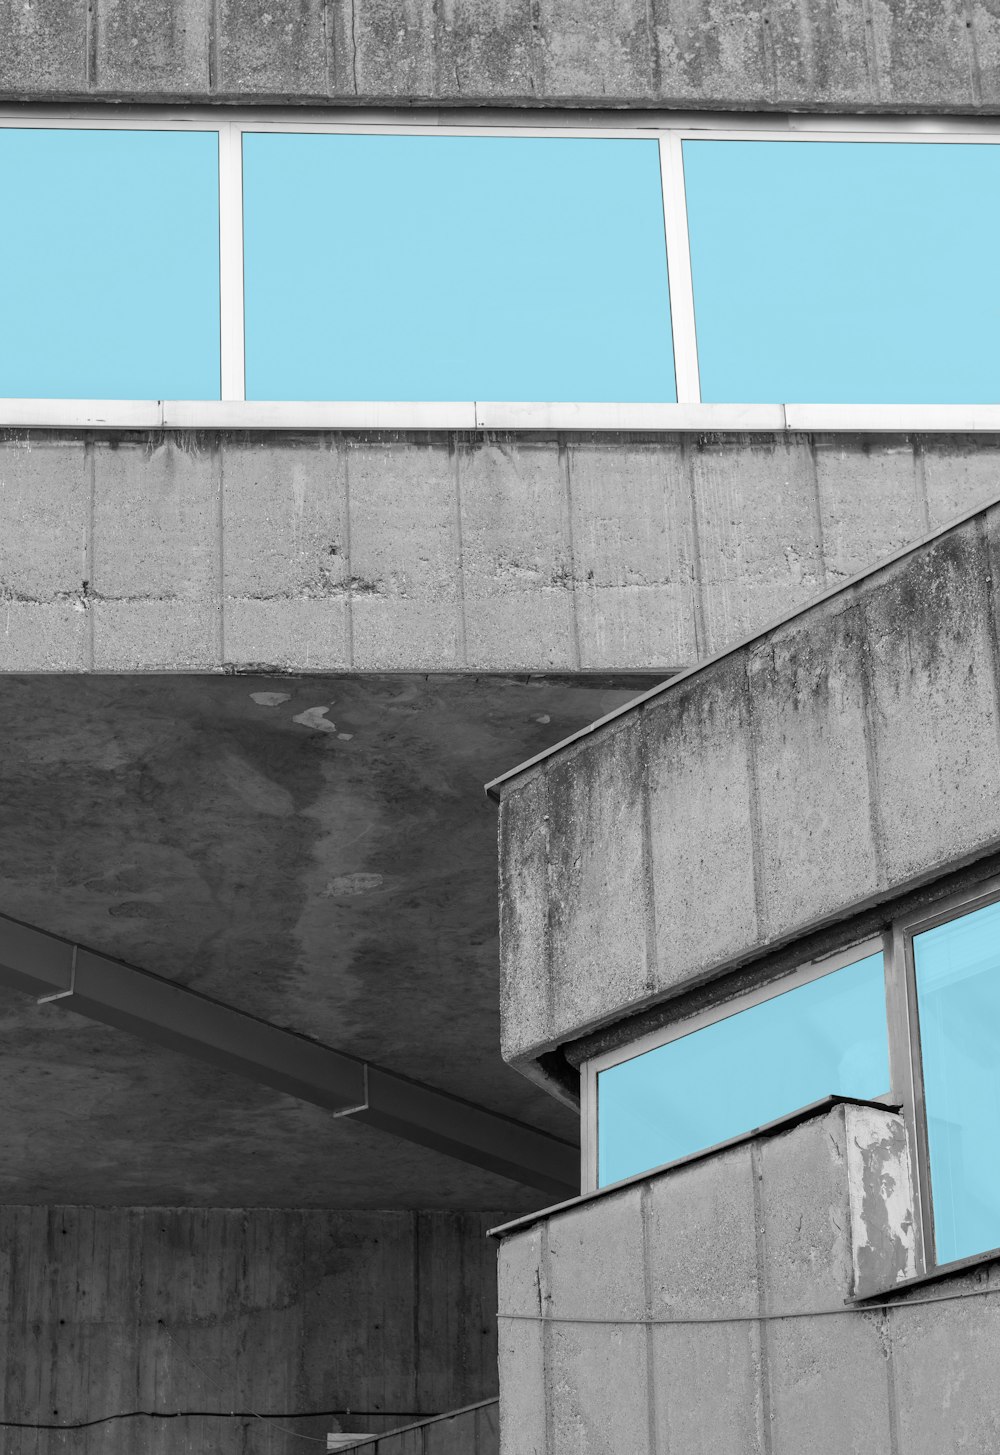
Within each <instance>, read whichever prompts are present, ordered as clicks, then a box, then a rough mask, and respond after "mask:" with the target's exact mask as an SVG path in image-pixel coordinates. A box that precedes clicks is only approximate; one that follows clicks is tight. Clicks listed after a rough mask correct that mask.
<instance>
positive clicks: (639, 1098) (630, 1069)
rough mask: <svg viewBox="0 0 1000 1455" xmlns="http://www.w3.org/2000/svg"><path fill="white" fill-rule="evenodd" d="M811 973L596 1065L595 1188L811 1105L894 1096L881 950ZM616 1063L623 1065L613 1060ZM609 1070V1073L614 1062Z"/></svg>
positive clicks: (594, 1069) (840, 961)
mask: <svg viewBox="0 0 1000 1455" xmlns="http://www.w3.org/2000/svg"><path fill="white" fill-rule="evenodd" d="M857 956H858V952H857V951H855V952H854V953H853V955H852V956H851V959H850V962H849V963H847V964H845V963H844V957H843V956H841V957H838V960H837V961H834V962H832V963H831V962H828V963H827V965H826V967H825V969H824V967H817V966H815V965H814V966H810V967H809V968H808V969H807V970H805V971H803V972H802V973H801V974H800V975H799V976H798V977H795V980H797V982H798V983H793V984H792V985H791V986H789V983H788V982H787V981H786V982H784V983H779V984H777V985H775V986H771V987H768V988H767V990H766V991H765V992H764V993H765V994H766V996H767V998H766V999H765V998H761V996H759V995H758V997H757V1003H755V1004H748V1003H747V998H746V997H744V998H743V1000H742V1001H738V1002H735V1003H733V1004H731V1005H728V1006H725V1007H723V1008H721V1009H720V1010H718V1011H716V1012H714V1019H712V1020H710V1021H709V1022H708V1023H707V1024H705V1023H703V1024H701V1026H700V1027H699V1028H697V1029H692V1028H690V1026H689V1027H685V1026H684V1025H683V1024H682V1025H681V1026H680V1027H678V1028H676V1029H675V1030H674V1031H673V1034H672V1036H671V1035H670V1033H664V1035H662V1036H661V1038H660V1044H656V1045H652V1046H650V1047H649V1048H648V1049H643V1050H641V1051H639V1052H638V1054H636V1053H635V1048H632V1051H631V1053H630V1052H624V1053H622V1052H618V1053H612V1054H611V1055H609V1056H605V1057H601V1058H600V1059H599V1060H598V1061H596V1062H594V1063H591V1068H592V1074H593V1076H594V1077H595V1080H596V1086H595V1093H596V1095H595V1098H594V1099H595V1102H596V1118H597V1169H596V1171H597V1179H596V1181H597V1186H598V1187H604V1186H606V1185H607V1184H608V1183H611V1182H617V1181H618V1180H619V1179H621V1178H624V1177H630V1176H633V1175H634V1174H636V1173H639V1172H644V1171H647V1170H648V1169H650V1168H653V1167H656V1166H659V1165H662V1164H663V1163H667V1162H671V1161H674V1160H676V1159H677V1158H681V1157H686V1156H688V1155H690V1154H691V1153H693V1152H698V1151H701V1150H703V1149H705V1148H707V1147H711V1146H713V1145H715V1144H717V1143H719V1142H725V1141H727V1140H729V1138H731V1137H737V1136H740V1135H742V1134H743V1133H745V1132H749V1131H752V1130H753V1129H754V1128H755V1127H758V1126H763V1125H764V1124H765V1123H767V1122H770V1121H775V1120H776V1119H777V1118H779V1117H782V1116H786V1115H788V1114H789V1113H791V1112H794V1111H796V1110H798V1109H799V1108H801V1107H804V1106H808V1105H809V1104H810V1103H811V1102H814V1101H820V1100H822V1098H824V1097H826V1096H830V1095H833V1094H841V1095H845V1096H857V1097H864V1098H867V1099H874V1098H876V1097H880V1096H886V1095H887V1094H888V1092H889V1043H888V1033H887V1029H886V1003H885V976H884V971H883V962H882V951H881V948H879V949H877V950H875V951H873V952H872V953H869V954H862V955H861V957H860V958H857ZM615 1057H617V1059H615ZM608 1063H610V1064H608Z"/></svg>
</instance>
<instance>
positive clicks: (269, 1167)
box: [0, 608, 634, 1210]
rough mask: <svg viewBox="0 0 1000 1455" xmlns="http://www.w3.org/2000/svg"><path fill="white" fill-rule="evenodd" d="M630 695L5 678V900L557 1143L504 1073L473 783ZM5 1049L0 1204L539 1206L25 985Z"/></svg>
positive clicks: (10, 1000) (1, 791)
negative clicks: (530, 1126) (96, 1021)
mask: <svg viewBox="0 0 1000 1455" xmlns="http://www.w3.org/2000/svg"><path fill="white" fill-rule="evenodd" d="M68 609H69V608H67V610H68ZM15 614H16V613H15ZM74 616H76V617H77V619H79V620H81V621H83V622H86V621H87V620H88V616H87V613H82V612H81V613H74ZM36 619H37V618H36ZM2 620H3V616H2V615H0V622H2ZM0 640H3V638H2V636H0ZM63 640H65V637H64V638H63ZM632 690H634V688H631V687H628V686H626V687H624V688H621V689H618V690H613V689H609V688H608V687H607V686H606V685H604V684H601V683H594V684H590V685H588V684H587V683H586V682H584V681H581V680H577V681H575V682H572V683H559V682H537V681H536V682H532V683H526V682H523V681H522V682H518V681H515V680H511V679H503V678H501V679H497V680H494V681H492V682H488V681H484V680H483V679H479V680H476V679H471V678H457V679H451V680H450V681H449V680H445V681H440V680H434V679H431V680H427V679H423V678H418V677H413V676H411V677H407V678H402V679H400V678H390V679H384V678H383V679H379V678H368V679H361V678H357V677H353V678H352V677H347V676H344V677H340V678H330V677H326V678H323V677H316V676H306V677H288V676H268V677H253V676H229V677H220V676H210V677H199V676H171V675H148V676H139V677H127V676H114V677H110V676H102V675H93V676H88V677H77V676H74V677H66V678H61V677H59V676H58V675H55V676H48V677H18V676H11V675H8V676H7V677H6V678H5V681H4V690H3V694H2V697H0V727H2V735H3V740H4V754H3V761H2V765H0V795H2V798H3V802H4V806H5V807H4V814H3V817H2V822H0V912H4V913H7V914H13V915H15V916H16V917H18V918H21V919H23V920H26V921H28V922H29V923H36V924H39V925H41V926H42V927H45V928H48V929H50V930H52V931H54V932H55V933H58V934H62V935H65V936H67V937H69V938H73V939H77V940H79V941H81V942H83V943H84V944H89V945H92V946H94V948H96V949H99V950H101V951H103V952H104V953H107V954H110V955H113V956H117V957H119V958H121V959H124V960H126V961H129V962H130V963H133V964H138V965H140V966H143V967H144V968H146V969H149V970H152V971H154V972H155V973H157V974H161V975H166V976H167V977H169V978H175V979H177V980H178V981H180V982H182V983H184V984H188V985H191V986H192V987H194V988H196V989H200V990H202V991H204V992H205V993H207V994H210V995H215V996H217V997H218V998H220V999H222V1000H226V1001H229V1002H230V1003H235V1004H238V1005H240V1006H242V1007H243V1008H245V1009H247V1010H249V1011H250V1012H251V1013H252V1014H256V1015H260V1016H262V1017H264V1018H265V1019H268V1020H272V1021H275V1022H277V1023H278V1024H280V1025H284V1026H288V1027H290V1028H292V1029H297V1030H299V1031H301V1032H303V1033H305V1034H309V1035H313V1036H316V1037H318V1038H319V1039H320V1040H323V1041H326V1042H327V1043H329V1044H331V1045H334V1046H337V1047H338V1048H341V1049H344V1050H347V1051H350V1052H353V1053H354V1054H356V1055H359V1056H363V1057H367V1058H369V1059H371V1060H373V1061H376V1062H381V1063H383V1064H385V1065H386V1066H388V1067H390V1068H391V1069H394V1070H398V1071H401V1072H403V1074H406V1075H412V1076H414V1077H416V1078H417V1079H421V1080H424V1081H428V1082H430V1084H432V1085H440V1086H442V1087H443V1088H444V1089H446V1090H452V1091H454V1092H456V1093H457V1094H459V1095H461V1096H464V1097H466V1098H467V1099H470V1100H472V1101H479V1102H481V1103H482V1104H484V1105H491V1106H494V1107H495V1108H496V1109H497V1110H501V1111H503V1112H505V1113H506V1114H507V1115H511V1116H515V1117H517V1118H519V1119H521V1120H524V1121H530V1122H535V1123H536V1124H538V1125H540V1126H543V1127H544V1128H546V1129H547V1130H550V1131H553V1132H555V1133H556V1134H558V1135H561V1136H563V1137H568V1138H572V1137H573V1136H574V1134H575V1132H576V1129H577V1119H576V1118H575V1117H574V1116H573V1114H572V1113H571V1112H570V1111H569V1110H567V1109H566V1108H564V1107H562V1106H560V1105H558V1104H556V1103H554V1102H553V1101H552V1099H551V1098H550V1097H548V1096H546V1095H545V1094H544V1093H543V1092H542V1091H540V1090H538V1089H537V1088H534V1087H532V1086H531V1085H530V1084H529V1083H528V1082H527V1081H525V1080H524V1078H523V1077H521V1076H519V1075H517V1074H516V1073H515V1072H513V1071H511V1070H509V1068H507V1067H505V1066H504V1064H503V1062H502V1060H501V1058H500V1053H499V1024H498V1012H497V1000H498V988H497V938H496V916H497V911H496V819H495V811H494V809H493V807H492V805H491V804H489V803H488V802H487V800H486V799H485V798H484V796H483V793H482V782H483V780H484V779H485V778H486V777H488V776H490V774H491V772H494V771H495V770H496V768H497V767H499V766H500V765H501V764H502V763H503V762H505V761H507V759H508V757H509V755H510V754H511V753H513V752H516V753H518V754H520V753H524V752H534V751H537V750H538V749H539V748H541V747H543V746H544V745H545V744H547V743H549V742H551V741H552V740H553V739H554V738H557V737H559V736H560V735H561V734H563V733H565V732H566V731H567V730H572V728H575V727H577V726H580V725H582V724H583V723H584V722H586V721H588V720H589V719H590V718H592V717H593V716H594V715H595V714H599V713H600V712H602V711H604V710H606V708H607V707H608V706H610V705H613V704H615V703H619V702H621V701H623V700H624V699H625V698H626V697H627V696H628V695H629V693H630V691H632ZM540 719H546V721H544V722H543V721H540ZM0 1046H2V1051H3V1054H2V1056H0V1098H2V1100H3V1104H4V1108H5V1114H4V1117H3V1118H2V1120H0V1201H8V1202H9V1201H15V1202H16V1201H23V1202H35V1201H37V1202H60V1201H63V1202H66V1201H72V1202H79V1203H85V1202H92V1203H98V1204H114V1203H125V1204H126V1205H127V1204H134V1203H143V1202H145V1203H154V1204H155V1203H159V1204H185V1203H192V1204H200V1203H209V1204H213V1203H214V1204H216V1205H218V1204H224V1205H230V1206H236V1207H239V1206H255V1205H256V1206H260V1205H272V1206H301V1205H304V1204H312V1205H328V1206H341V1207H350V1206H367V1207H371V1206H384V1207H393V1206H396V1207H399V1206H411V1207H413V1206H416V1207H419V1206H428V1207H431V1206H436V1207H447V1206H469V1207H474V1206H477V1205H478V1206H483V1207H490V1206H491V1207H506V1208H509V1209H511V1210H518V1209H527V1208H530V1207H535V1206H538V1203H539V1202H540V1201H541V1200H542V1198H543V1197H544V1194H540V1193H537V1192H531V1191H530V1190H526V1189H521V1188H518V1187H517V1186H516V1185H515V1184H511V1183H508V1182H506V1181H505V1180H503V1179H501V1178H496V1177H487V1176H486V1175H485V1174H483V1175H482V1176H481V1175H480V1174H479V1173H477V1172H475V1171H474V1170H473V1169H472V1168H469V1167H464V1166H463V1164H461V1163H459V1162H453V1161H451V1160H450V1159H448V1158H445V1157H437V1156H433V1155H432V1154H430V1153H423V1152H421V1151H420V1150H419V1149H417V1148H408V1147H407V1146H406V1145H405V1144H404V1143H402V1142H399V1141H397V1140H396V1139H394V1138H390V1137H388V1136H386V1135H384V1134H379V1133H377V1132H374V1131H371V1130H366V1129H364V1128H362V1127H360V1126H356V1125H354V1124H352V1123H351V1122H350V1120H349V1119H342V1120H333V1119H331V1118H330V1117H328V1116H326V1115H325V1114H324V1113H322V1112H320V1111H319V1110H318V1109H316V1108H314V1107H309V1106H306V1105H303V1104H300V1103H297V1102H295V1101H293V1100H291V1099H290V1098H287V1097H283V1096H280V1095H275V1094H272V1093H270V1092H266V1091H264V1090H263V1089H261V1088H259V1087H257V1086H256V1085H254V1083H252V1082H250V1081H243V1080H241V1079H238V1078H236V1077H235V1076H233V1077H228V1076H226V1075H225V1074H223V1073H221V1072H219V1073H216V1072H214V1071H212V1070H210V1069H209V1068H207V1067H205V1066H201V1065H197V1064H195V1063H194V1062H191V1061H188V1060H186V1059H185V1058H183V1057H181V1056H178V1055H174V1054H171V1053H168V1052H166V1051H163V1052H160V1051H156V1050H154V1049H152V1048H150V1047H149V1046H148V1045H146V1044H144V1043H142V1042H140V1041H138V1040H134V1039H133V1038H131V1037H129V1036H125V1035H119V1034H118V1033H116V1032H114V1031H112V1030H110V1029H107V1028H104V1027H100V1026H97V1025H93V1024H91V1023H90V1022H88V1021H86V1020H84V1019H82V1018H81V1017H79V1016H76V1015H73V1014H72V1013H70V1012H69V1011H67V1010H66V1009H65V1008H64V1007H62V1006H59V1005H54V1006H35V1005H34V1003H33V1002H31V1001H29V1000H28V999H27V998H26V997H24V996H19V995H16V994H15V993H13V992H9V993H6V994H4V995H3V996H2V997H0ZM206 1108H211V1111H210V1113H208V1112H207V1111H206Z"/></svg>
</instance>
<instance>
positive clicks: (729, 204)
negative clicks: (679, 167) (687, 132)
mask: <svg viewBox="0 0 1000 1455" xmlns="http://www.w3.org/2000/svg"><path fill="white" fill-rule="evenodd" d="M684 176H685V184H686V192H687V207H688V226H689V233H690V238H691V264H692V272H693V280H694V298H695V314H696V321H697V333H698V357H699V368H700V374H701V397H702V399H703V400H704V401H705V402H706V403H720V402H728V403H740V404H753V403H767V402H771V403H800V404H801V403H806V404H809V403H812V404H816V403H828V404H852V403H853V404H925V403H938V404H982V403H989V402H996V401H998V400H1000V267H998V266H997V239H998V238H1000V146H993V145H987V144H976V143H960V142H955V143H951V142H948V143H919V142H907V143H892V142H812V141H809V142H806V141H795V142H792V141H789V142H782V141H685V142H684Z"/></svg>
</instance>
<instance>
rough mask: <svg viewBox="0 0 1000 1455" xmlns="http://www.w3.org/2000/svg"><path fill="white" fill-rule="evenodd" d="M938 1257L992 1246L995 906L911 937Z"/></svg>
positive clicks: (997, 1043)
mask: <svg viewBox="0 0 1000 1455" xmlns="http://www.w3.org/2000/svg"><path fill="white" fill-rule="evenodd" d="M912 952H913V967H914V973H915V983H916V999H917V1006H918V1012H919V1022H920V1069H921V1072H922V1080H923V1100H924V1106H925V1109H926V1138H927V1153H928V1161H929V1172H930V1188H929V1192H930V1200H931V1204H932V1208H933V1226H934V1246H935V1253H936V1256H937V1261H938V1262H939V1263H950V1262H952V1261H953V1260H955V1259H958V1258H966V1257H969V1256H970V1255H972V1254H974V1253H981V1252H983V1251H984V1250H985V1249H990V1248H995V1247H998V1246H1000V1159H998V1157H997V1143H998V1128H1000V904H988V905H985V906H983V907H982V908H981V909H977V910H974V911H973V912H972V913H971V914H963V915H960V916H958V917H957V918H955V919H951V920H948V921H946V922H945V923H944V924H940V925H937V926H935V927H934V928H932V929H927V930H924V931H923V932H922V933H915V934H914V935H913V938H912Z"/></svg>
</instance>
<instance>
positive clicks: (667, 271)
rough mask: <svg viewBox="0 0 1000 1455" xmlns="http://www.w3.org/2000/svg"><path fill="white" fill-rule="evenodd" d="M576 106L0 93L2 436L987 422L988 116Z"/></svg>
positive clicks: (995, 364) (998, 155) (943, 426)
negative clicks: (25, 430)
mask: <svg viewBox="0 0 1000 1455" xmlns="http://www.w3.org/2000/svg"><path fill="white" fill-rule="evenodd" d="M595 121H597V119H596V118H593V117H591V118H589V120H588V118H587V117H584V116H582V115H581V114H579V113H576V112H572V111H565V112H562V113H560V112H556V111H550V110H540V111H538V112H537V113H535V114H534V115H533V116H531V117H530V118H526V119H522V120H518V119H516V118H509V119H508V121H507V123H506V124H504V125H499V124H495V123H494V122H491V120H490V119H489V118H486V119H477V120H476V121H475V122H474V123H469V122H464V121H463V120H462V118H461V117H460V116H459V115H458V114H457V113H456V114H450V113H441V114H438V115H436V116H432V115H431V114H429V113H421V114H420V115H418V116H417V115H415V113H413V112H404V111H402V110H401V111H399V112H397V113H396V115H395V116H393V115H392V114H390V113H385V112H382V113H379V114H377V115H376V116H375V117H374V119H373V118H372V115H371V114H370V113H369V114H368V115H365V114H363V113H360V112H359V113H354V112H345V113H341V114H335V113H330V112H325V113H324V112H308V111H299V110H296V111H291V110H289V111H287V112H286V113H285V114H284V117H282V116H280V115H277V114H276V113H274V112H268V113H267V114H266V115H263V114H259V113H252V112H244V113H240V112H237V111H233V110H230V109H228V108H218V109H211V108H206V109H204V110H202V111H200V112H194V111H192V112H190V113H186V114H185V115H184V116H178V115H177V114H176V112H170V111H166V110H165V111H163V112H161V113H157V112H156V111H155V110H152V109H150V108H147V107H144V108H134V109H132V110H130V109H129V108H127V107H118V106H116V107H114V108H112V107H107V108H102V107H100V106H93V107H89V108H87V109H85V110H84V111H82V112H81V113H80V115H79V116H75V117H73V118H71V119H62V118H60V117H59V116H58V115H55V114H50V115H46V114H44V113H42V112H37V111H36V112H30V113H29V112H28V111H26V110H25V109H23V108H18V107H16V106H14V105H12V104H9V105H7V106H6V107H5V108H0V187H2V190H3V195H4V196H5V197H6V198H7V199H8V202H7V211H6V214H5V219H4V223H5V225H4V228H3V229H2V238H0V263H2V264H3V267H4V270H5V271H4V277H5V278H6V279H7V280H8V281H7V298H6V303H7V307H6V309H5V314H4V324H5V326H4V328H3V329H0V427H2V426H12V425H13V426H32V425H37V426H41V427H46V426H52V425H57V426H59V425H67V426H88V425H99V426H108V425H111V426H121V427H129V428H132V427H137V428H155V427H161V428H183V429H189V428H217V427H221V428H227V427H229V428H253V427H266V428H271V429H308V428H330V427H350V428H375V429H381V428H438V429H441V428H443V429H462V430H465V429H469V430H472V429H476V430H482V429H532V428H537V429H546V430H549V429H558V430H562V429H582V430H591V429H616V430H633V429H635V430H694V431H705V430H708V431H715V430H734V429H735V430H764V431H768V432H772V431H781V430H813V429H819V430H828V429H847V430H858V429H865V430H887V431H894V432H896V431H909V430H914V429H920V430H921V431H928V430H935V429H937V430H951V431H964V432H972V431H991V432H997V431H1000V348H998V347H997V346H996V345H995V343H994V340H995V339H996V338H997V337H1000V270H998V269H996V267H995V266H994V262H993V253H994V251H995V249H994V239H995V238H996V236H997V234H998V231H1000V185H998V183H1000V121H998V120H996V119H994V120H987V119H983V118H971V117H967V118H931V117H915V118H900V117H893V118H889V117H876V116H866V117H822V118H820V117H802V116H799V117H795V116H788V117H780V116H773V115H768V116H752V115H748V116H745V117H740V118H739V121H738V125H736V126H733V127H730V128H728V129H723V128H722V127H720V124H719V120H718V118H715V119H714V120H713V118H712V117H710V116H708V115H705V116H700V117H698V116H696V117H690V118H682V117H674V118H673V119H671V120H670V121H669V124H668V123H667V121H666V118H664V117H662V116H661V117H659V118H658V117H656V116H641V115H638V114H631V115H628V116H623V117H622V119H621V120H620V121H615V120H613V119H612V120H611V121H608V120H607V119H606V118H603V117H602V118H600V120H599V122H597V124H594V123H595ZM15 199H16V200H15Z"/></svg>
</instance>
